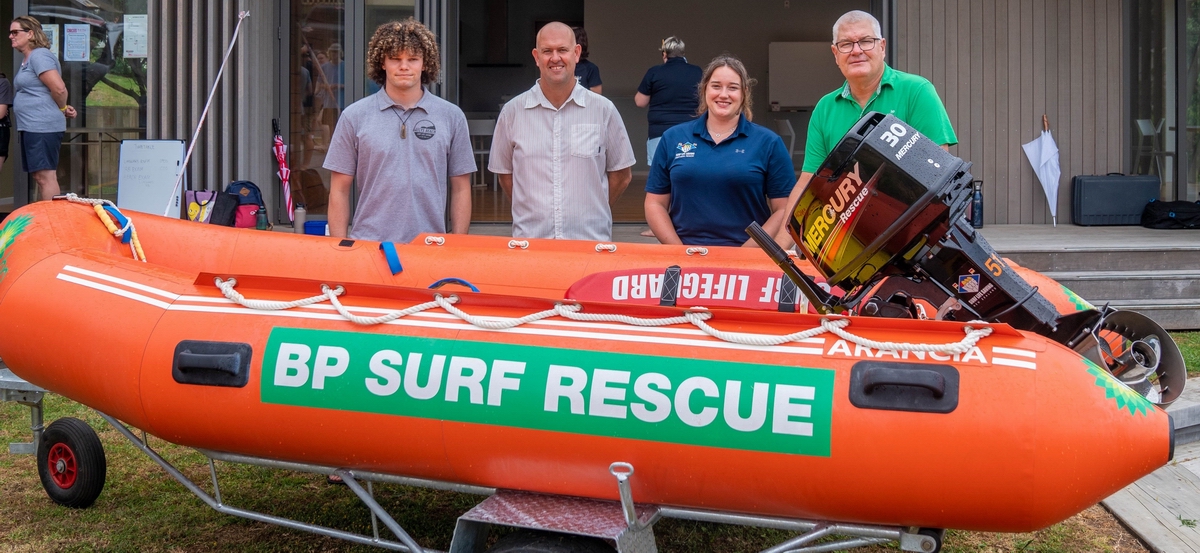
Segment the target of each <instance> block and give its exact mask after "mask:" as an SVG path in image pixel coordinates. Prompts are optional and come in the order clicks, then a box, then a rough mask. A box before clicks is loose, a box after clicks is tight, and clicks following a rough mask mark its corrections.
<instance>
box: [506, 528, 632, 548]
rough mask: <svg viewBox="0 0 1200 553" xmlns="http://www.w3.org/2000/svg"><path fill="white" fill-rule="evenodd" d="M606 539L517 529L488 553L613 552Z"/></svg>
mask: <svg viewBox="0 0 1200 553" xmlns="http://www.w3.org/2000/svg"><path fill="white" fill-rule="evenodd" d="M613 551H615V550H614V549H613V547H612V546H611V545H608V543H606V542H605V541H604V540H600V539H597V538H588V537H584V536H573V535H570V534H559V533H556V532H535V531H533V530H517V531H516V532H513V533H511V534H509V535H507V536H504V537H503V538H500V541H497V542H496V545H494V546H492V548H491V549H488V553H613Z"/></svg>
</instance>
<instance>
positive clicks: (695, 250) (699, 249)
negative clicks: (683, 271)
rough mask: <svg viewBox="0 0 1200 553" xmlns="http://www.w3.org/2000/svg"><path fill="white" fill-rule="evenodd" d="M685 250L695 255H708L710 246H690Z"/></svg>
mask: <svg viewBox="0 0 1200 553" xmlns="http://www.w3.org/2000/svg"><path fill="white" fill-rule="evenodd" d="M683 252H684V253H686V254H688V255H695V254H700V255H708V248H703V247H692V248H688V249H686V250H684V251H683Z"/></svg>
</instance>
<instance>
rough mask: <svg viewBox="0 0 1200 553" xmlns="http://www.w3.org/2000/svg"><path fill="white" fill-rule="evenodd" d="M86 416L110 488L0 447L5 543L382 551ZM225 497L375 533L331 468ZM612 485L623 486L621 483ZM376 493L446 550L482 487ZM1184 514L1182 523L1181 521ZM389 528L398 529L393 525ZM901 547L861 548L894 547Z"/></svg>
mask: <svg viewBox="0 0 1200 553" xmlns="http://www.w3.org/2000/svg"><path fill="white" fill-rule="evenodd" d="M1175 338H1176V341H1177V342H1178V343H1179V345H1180V348H1181V349H1182V350H1183V352H1184V356H1185V358H1186V359H1187V363H1188V366H1189V367H1197V366H1200V333H1177V334H1175ZM61 417H77V418H80V419H83V420H84V421H86V422H87V423H88V424H90V425H91V426H92V427H93V428H95V429H96V430H97V432H99V434H100V439H101V441H102V442H103V444H104V449H105V455H106V456H107V461H108V475H107V480H106V485H105V488H104V492H103V493H102V494H101V495H100V498H99V499H98V500H97V501H96V504H95V505H93V506H92V507H91V508H88V509H81V510H73V509H67V508H63V507H59V506H57V505H55V504H54V503H52V502H51V501H50V500H49V498H47V496H46V494H45V492H44V491H43V490H42V488H41V484H40V483H39V481H38V474H37V469H36V467H35V459H34V457H33V456H30V455H11V454H6V453H0V494H2V496H3V498H4V499H3V501H2V502H0V551H13V552H25V551H30V552H33V551H139V552H141V551H149V552H153V551H164V552H167V551H170V552H174V551H201V552H207V551H252V552H253V551H262V552H273V551H374V549H370V548H366V547H362V546H353V545H350V544H348V543H346V542H343V541H340V540H335V539H332V538H324V537H320V536H316V535H314V534H309V533H306V532H300V531H292V530H286V529H283V528H280V527H278V526H271V525H266V524H261V523H256V522H251V521H248V520H245V519H241V518H237V517H233V516H228V515H222V514H219V513H217V512H215V511H213V510H211V509H209V508H208V507H207V506H206V505H205V504H204V503H203V502H201V501H200V500H199V499H198V498H196V497H195V496H193V495H191V494H190V493H189V492H188V491H187V490H186V489H185V488H184V487H183V486H182V485H180V484H179V483H178V482H176V481H175V480H174V479H172V478H171V477H170V476H168V475H167V474H166V473H165V472H164V471H163V470H162V469H161V468H160V467H159V466H158V465H156V464H154V463H153V462H152V461H151V460H150V459H149V458H148V457H146V456H145V455H144V454H142V453H141V452H140V451H138V450H137V449H136V448H135V447H134V446H133V445H132V444H130V443H129V442H128V441H127V440H125V438H124V437H122V436H121V435H120V434H119V433H118V432H117V431H116V430H114V429H112V428H111V427H109V426H108V424H107V423H105V422H104V420H103V419H101V418H100V417H99V416H98V415H96V414H95V413H94V412H92V411H91V410H89V409H87V408H85V407H83V406H81V405H79V404H76V403H73V402H71V401H68V400H66V399H64V398H62V397H59V396H55V395H48V396H47V397H46V401H45V420H46V422H47V423H49V422H50V421H53V420H55V419H58V418H61ZM29 438H30V433H29V410H28V409H27V408H26V407H24V406H21V405H18V404H15V403H0V444H2V443H9V442H18V441H28V440H29ZM150 443H151V446H152V447H153V448H154V449H155V450H156V451H158V452H159V454H161V455H162V456H164V457H165V458H167V459H168V460H169V461H171V462H172V463H173V464H174V465H175V466H176V467H178V468H179V469H180V470H182V471H183V472H184V473H185V474H186V475H187V476H188V477H189V478H191V479H192V481H193V482H196V483H198V484H199V485H200V486H201V487H202V488H204V489H206V490H210V491H211V488H212V486H211V481H210V479H209V477H208V465H207V463H206V461H205V458H204V457H203V456H201V455H200V454H198V453H196V452H195V451H193V450H190V449H187V448H182V447H178V446H175V445H172V444H169V443H166V442H163V441H162V440H158V439H156V438H154V437H151V438H150ZM216 466H217V471H218V474H219V475H220V477H221V493H222V499H223V500H224V502H225V503H226V504H227V505H231V506H234V507H239V508H244V509H251V510H256V511H262V512H266V513H270V514H275V515H279V516H285V517H288V518H294V519H297V520H301V521H304V522H308V523H313V524H319V525H324V526H331V527H335V528H339V529H343V530H350V531H355V532H359V533H364V534H369V533H370V532H371V527H370V517H369V515H368V512H367V510H366V508H364V507H363V506H362V505H361V504H360V503H359V502H358V500H357V498H355V497H354V495H353V494H352V493H351V492H350V491H349V490H348V489H347V488H346V487H344V486H331V485H328V484H326V483H325V478H324V476H320V475H314V474H308V473H301V472H290V471H282V470H271V469H264V468H259V467H253V466H247V465H238V464H230V463H223V462H219V461H218V462H217V465H216ZM614 485H615V484H614ZM375 492H376V498H377V499H378V501H379V502H380V503H381V504H382V505H383V506H384V508H386V509H387V510H388V512H390V513H391V514H392V516H393V517H395V518H396V520H397V521H398V522H399V523H400V524H401V525H402V526H403V527H404V528H405V530H407V531H408V532H409V533H411V534H412V535H413V537H414V538H416V539H417V541H418V542H419V543H420V544H421V545H422V546H424V547H430V548H434V549H440V550H446V549H448V548H449V546H450V536H451V533H452V532H453V529H454V522H455V519H456V518H457V517H458V516H459V515H460V514H461V513H463V512H464V511H466V510H467V509H469V508H470V507H471V506H473V505H474V504H475V503H477V502H479V501H480V500H481V499H482V497H478V496H472V495H467V494H461V493H453V492H442V491H433V490H426V489H422V488H411V487H406V486H399V485H393V484H378V485H376V486H375ZM1182 523H1183V522H1182V521H1181V524H1182ZM382 533H383V535H384V536H386V537H390V535H389V534H388V533H387V532H386V530H384V531H382ZM655 535H656V536H657V538H658V544H659V550H660V551H662V552H664V553H684V552H708V551H727V552H751V551H761V550H762V549H765V548H767V547H771V546H773V545H775V544H778V543H779V542H781V541H783V540H785V539H787V538H789V537H791V536H792V535H793V534H791V533H788V532H783V531H777V530H764V529H758V528H747V527H733V526H725V525H719V524H706V523H695V522H684V521H677V520H669V519H668V520H663V521H661V522H659V523H658V524H657V525H655ZM898 550H899V548H898V547H897V546H894V545H892V546H887V547H872V548H864V549H860V550H856V551H868V552H882V551H898ZM943 551H947V552H976V553H983V552H997V553H999V552H1008V551H1025V552H1043V553H1050V552H1062V553H1085V552H1086V553H1092V552H1114V553H1128V552H1144V551H1147V550H1146V549H1145V548H1144V547H1143V546H1142V545H1141V544H1140V543H1139V542H1138V541H1137V540H1136V539H1135V538H1133V537H1132V536H1131V535H1130V534H1129V532H1128V531H1127V530H1126V529H1125V528H1124V527H1123V526H1122V525H1121V524H1120V523H1119V522H1118V521H1117V520H1116V519H1115V518H1114V517H1113V516H1112V515H1111V514H1109V513H1108V512H1107V511H1105V510H1104V509H1103V508H1102V507H1100V506H1098V505H1097V506H1093V507H1090V508H1088V509H1087V510H1085V511H1083V512H1082V513H1080V514H1078V515H1076V516H1074V517H1072V518H1070V519H1068V520H1066V521H1064V522H1062V523H1060V524H1057V525H1054V526H1052V527H1050V528H1047V529H1045V530H1042V531H1040V532H1036V533H1030V534H987V533H978V532H960V531H953V530H951V531H949V532H947V534H946V541H945V546H944V548H943Z"/></svg>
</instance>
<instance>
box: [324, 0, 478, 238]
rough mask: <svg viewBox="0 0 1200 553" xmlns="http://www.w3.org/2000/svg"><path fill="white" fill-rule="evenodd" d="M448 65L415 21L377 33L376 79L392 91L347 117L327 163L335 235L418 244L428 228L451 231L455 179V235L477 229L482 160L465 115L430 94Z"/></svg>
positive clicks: (372, 58) (370, 52)
mask: <svg viewBox="0 0 1200 553" xmlns="http://www.w3.org/2000/svg"><path fill="white" fill-rule="evenodd" d="M439 60H440V58H439V56H438V46H437V39H436V38H435V37H434V35H433V33H432V32H431V31H430V30H429V29H427V28H426V27H425V26H424V25H422V24H421V23H419V22H418V21H417V20H415V19H412V18H409V19H406V20H404V21H393V22H390V23H384V24H383V25H380V26H379V28H378V29H375V34H374V36H372V37H371V43H370V45H369V46H368V48H367V73H368V75H367V76H368V77H370V79H371V80H372V81H374V82H376V83H378V84H379V85H381V86H382V87H383V88H382V89H381V90H380V91H379V92H376V93H375V94H372V95H371V96H367V97H366V98H363V99H362V100H359V101H357V102H355V103H353V104H351V105H350V106H348V107H347V108H346V110H345V111H344V112H342V116H341V118H340V119H339V120H338V122H337V128H336V129H334V131H333V141H332V142H331V143H330V145H329V153H328V154H327V155H326V157H325V168H326V169H329V170H330V171H332V172H333V175H332V177H331V178H330V190H329V234H330V235H331V236H339V237H347V236H349V237H350V238H355V239H360V240H377V241H381V242H383V241H391V242H409V241H411V240H412V239H413V238H415V237H416V236H417V235H418V234H420V233H423V232H435V233H444V232H446V223H445V211H446V199H447V194H446V182H447V179H449V183H450V186H449V188H450V193H449V200H450V204H449V205H450V231H451V232H454V233H457V234H466V233H467V230H468V229H469V227H470V224H471V180H470V179H471V173H474V172H475V156H474V154H473V152H472V150H471V140H470V134H469V131H468V130H467V118H466V116H465V115H464V114H463V112H462V110H461V109H459V108H458V106H455V105H454V104H451V103H450V102H447V101H446V100H443V99H441V98H438V97H437V96H435V95H433V94H432V93H430V92H429V91H428V90H427V89H426V88H425V85H428V84H430V83H434V82H437V75H438V70H439V68H440V62H439ZM355 182H357V183H358V209H357V210H356V211H355V212H354V225H353V227H352V228H353V230H350V229H348V228H347V227H348V223H349V222H350V187H351V186H353V185H354V183H355Z"/></svg>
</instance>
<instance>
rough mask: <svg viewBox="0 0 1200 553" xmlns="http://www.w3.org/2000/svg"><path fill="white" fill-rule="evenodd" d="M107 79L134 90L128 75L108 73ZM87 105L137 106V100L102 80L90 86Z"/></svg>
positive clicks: (134, 87)
mask: <svg viewBox="0 0 1200 553" xmlns="http://www.w3.org/2000/svg"><path fill="white" fill-rule="evenodd" d="M107 78H108V80H110V81H112V82H114V83H117V84H119V85H121V86H123V87H125V88H127V89H129V90H135V89H136V88H137V87H136V86H135V85H134V82H133V79H131V78H129V77H121V76H118V75H108V76H107ZM87 105H89V106H106V107H133V108H136V107H138V103H137V100H136V99H134V98H132V97H130V96H129V95H128V94H125V93H123V92H119V91H117V89H115V88H113V87H111V86H108V83H105V82H103V81H101V82H99V83H96V86H95V87H93V88H92V92H91V93H90V94H88V97H87Z"/></svg>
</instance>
